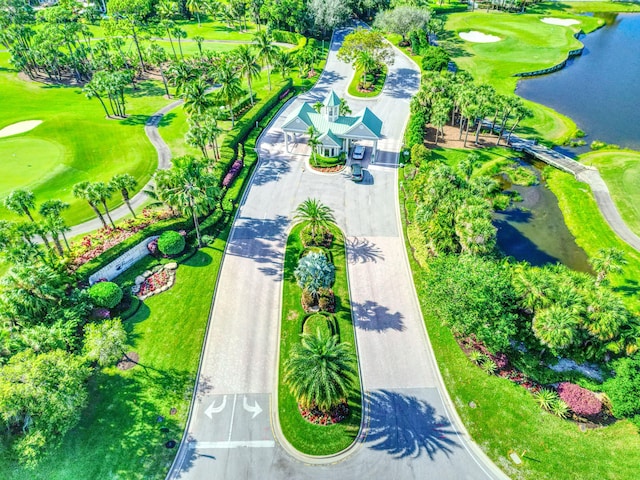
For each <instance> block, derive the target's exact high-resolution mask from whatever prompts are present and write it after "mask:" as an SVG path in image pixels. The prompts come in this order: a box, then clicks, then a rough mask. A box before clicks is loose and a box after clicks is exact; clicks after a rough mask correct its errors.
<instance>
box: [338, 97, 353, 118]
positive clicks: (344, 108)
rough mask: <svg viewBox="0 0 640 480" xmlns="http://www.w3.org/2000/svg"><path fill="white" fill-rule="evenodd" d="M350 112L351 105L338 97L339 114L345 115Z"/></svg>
mask: <svg viewBox="0 0 640 480" xmlns="http://www.w3.org/2000/svg"><path fill="white" fill-rule="evenodd" d="M350 113H351V107H350V106H349V104H348V103H347V101H346V100H345V99H344V98H341V99H340V107H339V115H340V116H345V115H349V114H350Z"/></svg>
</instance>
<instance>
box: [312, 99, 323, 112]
mask: <svg viewBox="0 0 640 480" xmlns="http://www.w3.org/2000/svg"><path fill="white" fill-rule="evenodd" d="M322 107H324V103H322V102H316V103H314V104H313V109H314V110H315V111H316V112H318V113H321V112H322Z"/></svg>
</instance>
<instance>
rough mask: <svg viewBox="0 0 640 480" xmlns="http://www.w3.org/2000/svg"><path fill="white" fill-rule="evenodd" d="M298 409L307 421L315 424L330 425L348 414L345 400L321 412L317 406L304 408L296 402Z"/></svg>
mask: <svg viewBox="0 0 640 480" xmlns="http://www.w3.org/2000/svg"><path fill="white" fill-rule="evenodd" d="M298 410H299V411H300V415H302V417H303V418H304V419H305V420H306V421H307V422H309V423H314V424H316V425H331V424H334V423H339V422H341V421H342V420H344V419H345V418H347V415H349V406H348V405H347V403H346V402H343V403H339V404H338V405H336V406H334V407H332V408H331V410H329V411H328V412H323V411H322V410H320V409H319V408H317V407H315V406H313V407H311V408H304V407H302V406H301V405H300V404H298Z"/></svg>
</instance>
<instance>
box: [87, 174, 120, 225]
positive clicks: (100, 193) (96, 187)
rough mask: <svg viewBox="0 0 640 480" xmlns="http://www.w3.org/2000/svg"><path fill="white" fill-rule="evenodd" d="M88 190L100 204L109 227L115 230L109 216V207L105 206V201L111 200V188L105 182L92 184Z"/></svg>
mask: <svg viewBox="0 0 640 480" xmlns="http://www.w3.org/2000/svg"><path fill="white" fill-rule="evenodd" d="M89 190H90V191H91V192H92V193H93V195H94V197H95V198H96V199H97V200H98V201H99V202H100V203H102V206H103V207H104V211H105V213H106V214H107V218H108V219H109V221H110V222H111V226H113V228H116V224H115V223H113V219H112V218H111V214H110V213H109V206H108V205H107V201H108V200H110V199H111V195H113V187H112V186H111V185H109V184H108V183H105V182H93V183H92V184H91V185H90V186H89Z"/></svg>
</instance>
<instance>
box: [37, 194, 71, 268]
mask: <svg viewBox="0 0 640 480" xmlns="http://www.w3.org/2000/svg"><path fill="white" fill-rule="evenodd" d="M68 208H69V204H68V203H66V202H63V201H62V200H47V201H45V202H43V203H42V205H40V209H39V212H40V215H42V216H43V217H44V219H45V224H46V228H47V230H49V232H50V233H51V237H52V238H53V241H54V243H55V244H56V248H57V249H58V253H59V254H60V255H61V256H62V255H63V254H64V251H63V249H62V245H60V240H59V238H58V235H59V234H62V238H64V243H65V245H66V246H67V249H69V242H68V241H67V236H66V235H65V231H68V227H67V226H66V224H65V222H64V219H63V218H62V212H63V211H64V210H67V209H68Z"/></svg>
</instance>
